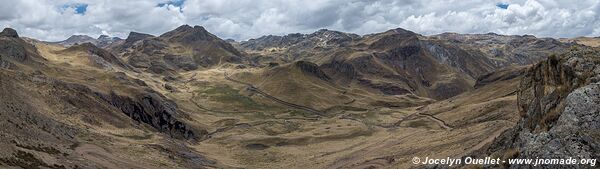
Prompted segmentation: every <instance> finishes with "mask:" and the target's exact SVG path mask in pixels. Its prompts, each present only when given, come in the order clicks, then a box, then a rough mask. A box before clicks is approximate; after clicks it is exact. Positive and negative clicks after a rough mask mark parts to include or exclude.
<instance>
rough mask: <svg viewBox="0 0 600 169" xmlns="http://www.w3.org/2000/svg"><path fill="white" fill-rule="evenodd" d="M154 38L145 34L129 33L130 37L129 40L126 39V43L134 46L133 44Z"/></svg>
mask: <svg viewBox="0 0 600 169" xmlns="http://www.w3.org/2000/svg"><path fill="white" fill-rule="evenodd" d="M152 37H154V36H153V35H150V34H145V33H138V32H129V36H127V39H125V43H127V44H130V45H132V44H133V43H135V42H137V41H140V40H143V39H146V38H152Z"/></svg>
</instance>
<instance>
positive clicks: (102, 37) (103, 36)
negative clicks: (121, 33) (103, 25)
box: [98, 35, 110, 39]
mask: <svg viewBox="0 0 600 169" xmlns="http://www.w3.org/2000/svg"><path fill="white" fill-rule="evenodd" d="M106 38H110V37H109V36H108V35H100V36H99V37H98V39H106Z"/></svg>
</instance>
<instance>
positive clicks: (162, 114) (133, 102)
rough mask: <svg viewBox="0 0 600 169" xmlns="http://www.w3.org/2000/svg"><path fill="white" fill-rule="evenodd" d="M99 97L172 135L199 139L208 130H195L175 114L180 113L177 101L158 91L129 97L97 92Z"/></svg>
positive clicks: (139, 120) (128, 114)
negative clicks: (170, 99)
mask: <svg viewBox="0 0 600 169" xmlns="http://www.w3.org/2000/svg"><path fill="white" fill-rule="evenodd" d="M97 95H98V96H99V97H101V98H102V99H103V100H105V101H107V102H108V103H110V104H111V105H113V106H115V107H117V108H119V109H121V111H123V113H125V114H126V115H127V116H129V117H130V118H131V119H133V120H135V121H138V122H143V123H146V124H149V125H151V126H152V127H154V128H156V129H157V130H159V131H161V132H166V133H168V134H170V135H171V136H172V137H176V138H185V139H197V138H199V137H201V136H202V135H203V134H206V133H207V132H206V131H204V130H202V131H198V132H196V131H194V130H193V129H191V128H190V127H189V126H187V125H186V124H185V123H183V122H181V121H180V120H177V119H176V118H175V117H174V116H175V115H176V114H181V113H178V112H177V111H178V110H177V107H176V105H175V103H172V102H168V101H166V100H165V98H162V97H160V96H159V95H158V94H156V93H146V94H141V95H139V96H137V97H136V98H129V97H125V96H119V95H117V94H115V93H111V94H108V95H105V94H100V93H97Z"/></svg>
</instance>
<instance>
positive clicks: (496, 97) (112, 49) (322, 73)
mask: <svg viewBox="0 0 600 169" xmlns="http://www.w3.org/2000/svg"><path fill="white" fill-rule="evenodd" d="M82 39H89V38H82ZM111 39H113V40H114V38H110V37H108V36H101V37H99V38H97V39H94V40H95V41H96V42H87V43H85V42H84V43H77V44H75V43H72V45H68V46H65V45H61V44H58V43H49V42H43V41H39V40H35V39H31V38H24V37H19V35H18V33H17V31H16V30H13V29H10V28H7V29H4V31H2V32H1V33H0V79H1V80H0V126H2V127H1V128H0V135H2V137H0V148H2V149H3V151H1V152H0V168H11V167H12V168H415V167H421V168H447V167H449V166H447V165H422V166H421V165H419V166H415V164H413V162H412V160H413V159H414V157H419V158H425V157H429V158H451V159H454V158H463V157H467V156H470V157H481V158H484V157H493V158H502V159H503V160H506V159H507V158H540V159H541V158H544V159H545V158H568V157H582V158H598V157H597V154H600V153H599V152H598V148H597V147H598V145H599V144H598V143H599V142H598V139H597V137H596V136H597V135H598V134H599V133H598V132H597V131H598V130H597V129H598V126H600V125H599V124H598V123H599V121H600V120H599V119H598V116H597V114H598V113H597V109H598V105H597V103H598V100H599V99H598V98H599V96H598V92H597V91H598V81H599V79H600V71H599V70H600V67H598V65H600V62H599V61H600V60H599V59H598V58H599V56H600V53H599V52H598V49H597V48H593V47H588V46H584V45H580V44H577V43H572V42H561V41H560V40H556V39H551V38H537V37H534V36H530V35H523V36H521V35H511V36H506V35H498V34H493V33H489V34H456V33H443V34H439V35H431V36H425V35H420V34H417V33H415V32H412V31H409V30H405V29H401V28H397V29H391V30H388V31H384V32H379V33H373V34H368V35H356V34H352V33H344V32H339V31H334V30H326V29H322V30H318V31H316V32H314V33H310V34H289V35H284V36H274V35H270V36H263V37H260V38H257V39H251V40H248V41H242V42H236V41H232V40H223V39H221V38H219V37H218V36H216V35H214V34H212V33H210V32H208V31H207V30H206V29H205V28H204V27H201V26H189V25H182V26H180V27H178V28H176V29H174V30H171V31H168V32H165V33H163V34H161V35H159V36H153V35H150V34H144V33H139V32H130V33H129V35H128V37H127V39H124V40H115V41H114V42H112V43H110V44H109V43H105V44H100V43H99V41H101V40H106V41H110V40H111ZM104 45H107V46H104ZM452 167H457V168H469V167H475V168H478V167H480V168H490V167H491V168H494V167H505V168H511V167H512V168H519V167H528V166H508V165H462V164H459V165H457V166H452ZM573 167H579V168H586V167H587V168H590V167H589V166H585V165H579V166H573Z"/></svg>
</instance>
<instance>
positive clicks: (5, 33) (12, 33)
mask: <svg viewBox="0 0 600 169" xmlns="http://www.w3.org/2000/svg"><path fill="white" fill-rule="evenodd" d="M0 36H6V37H10V38H18V37H19V34H18V33H17V31H16V30H14V29H12V28H4V30H2V32H0Z"/></svg>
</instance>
